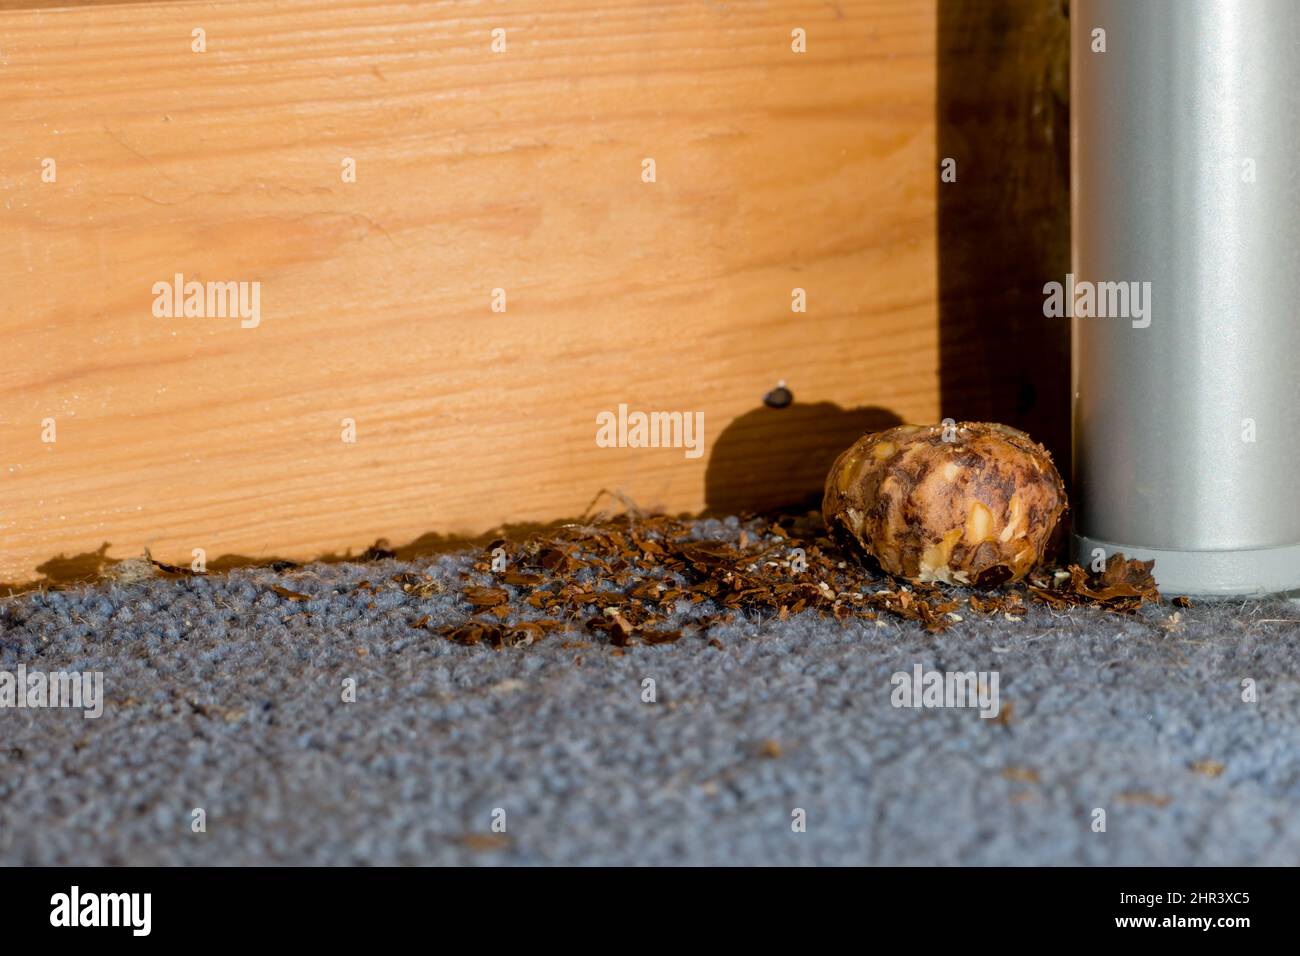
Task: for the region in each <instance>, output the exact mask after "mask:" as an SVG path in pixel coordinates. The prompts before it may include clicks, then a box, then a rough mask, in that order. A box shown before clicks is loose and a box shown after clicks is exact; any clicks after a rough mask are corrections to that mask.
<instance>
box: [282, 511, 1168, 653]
mask: <svg viewBox="0 0 1300 956" xmlns="http://www.w3.org/2000/svg"><path fill="white" fill-rule="evenodd" d="M377 547H378V546H377ZM1151 566H1152V565H1151V562H1141V561H1130V560H1126V559H1125V558H1124V557H1123V556H1122V555H1115V556H1113V557H1112V558H1111V559H1110V561H1109V562H1108V564H1107V565H1106V569H1105V571H1104V572H1101V573H1099V574H1089V573H1088V572H1086V571H1084V570H1083V569H1082V568H1080V567H1079V566H1077V565H1071V566H1070V567H1069V568H1067V569H1060V570H1057V569H1045V570H1039V571H1036V572H1034V573H1033V574H1031V575H1030V576H1029V578H1028V580H1027V581H1025V582H1023V583H1022V584H1020V585H1019V586H1010V587H1008V588H1007V589H1005V590H1003V591H989V592H982V593H978V594H970V593H969V592H968V591H966V590H964V589H959V588H955V587H951V586H947V585H942V584H937V583H925V584H907V583H903V582H898V581H894V580H892V579H889V578H886V577H882V576H880V575H879V574H877V573H873V572H872V571H870V570H867V569H865V568H863V567H861V566H860V565H859V564H858V563H857V562H855V561H850V560H846V555H845V554H844V552H843V551H841V550H840V548H839V547H838V546H837V545H836V544H835V543H834V542H832V541H831V539H830V538H829V537H828V536H827V533H826V531H825V529H824V527H823V526H822V523H821V518H820V515H818V514H817V513H816V512H810V513H809V514H807V515H803V516H791V517H781V518H776V519H762V518H754V519H751V520H748V521H746V523H745V526H744V528H743V529H742V530H740V531H739V533H738V534H737V535H736V538H735V540H732V541H728V540H709V539H702V538H701V537H700V528H699V525H698V524H696V523H694V522H692V521H690V520H688V519H683V518H674V517H671V516H667V515H657V516H645V515H642V514H640V513H630V514H625V515H620V516H618V517H615V518H609V519H599V520H592V521H583V522H581V523H573V524H567V525H563V526H561V527H559V528H556V529H552V530H548V531H545V532H540V533H537V534H534V535H533V536H531V537H529V538H528V539H526V540H522V541H505V540H498V541H493V542H492V543H491V544H490V545H489V546H488V547H487V548H485V549H484V550H483V551H482V552H481V553H480V554H479V555H478V557H477V558H476V559H475V561H474V563H473V565H472V566H471V567H470V568H468V569H466V570H465V571H464V572H462V578H463V581H464V584H463V588H462V590H461V592H460V594H461V597H463V599H464V602H465V603H466V604H467V605H468V606H469V608H470V613H471V616H470V617H469V619H468V620H464V621H460V622H457V623H454V624H446V625H441V626H430V620H431V618H430V616H429V615H428V614H425V615H423V616H421V617H419V618H418V619H412V622H411V626H412V627H414V628H417V629H428V630H430V631H432V632H433V633H436V634H439V635H440V636H442V637H445V638H447V639H448V640H451V641H454V642H456V643H458V644H465V645H468V646H474V645H478V644H485V645H487V646H489V647H493V648H497V649H500V648H504V647H521V646H528V645H530V644H533V643H536V642H538V641H540V640H543V639H545V638H546V637H547V636H548V635H550V634H552V633H553V632H556V631H561V632H564V631H571V630H574V629H585V630H588V631H595V632H597V633H599V634H602V635H604V636H605V638H606V639H607V640H608V643H609V644H610V645H611V646H613V647H614V648H616V649H622V648H627V647H632V646H637V645H643V646H644V645H650V646H653V645H658V644H674V643H677V642H679V641H681V640H683V639H687V638H703V639H704V640H706V641H707V642H708V643H709V644H710V645H711V646H713V647H715V648H718V649H721V648H722V647H723V644H722V642H721V641H719V640H718V639H717V638H716V637H714V636H713V635H711V634H710V630H711V629H712V628H713V627H714V626H715V625H718V624H723V623H731V622H733V621H735V620H736V619H737V617H741V618H742V619H744V618H749V619H755V620H762V619H765V618H775V619H778V620H786V619H787V618H789V617H790V616H791V615H795V614H799V613H803V612H812V613H815V614H817V615H819V616H821V617H823V618H833V619H834V620H837V621H840V622H842V623H843V622H848V621H850V620H860V621H875V622H876V623H877V625H878V626H882V627H883V626H885V620H886V619H888V618H894V619H899V620H904V621H915V622H917V623H918V624H920V625H921V626H922V627H923V628H925V630H927V631H929V632H931V633H940V632H943V631H945V630H947V629H948V628H950V627H952V626H954V625H956V624H961V623H962V622H963V614H962V613H958V611H959V609H964V608H967V607H969V609H970V610H971V611H973V612H974V613H975V614H976V615H978V616H990V615H998V616H1001V617H1004V618H1005V619H1007V620H1010V621H1013V622H1014V621H1019V620H1021V619H1022V618H1023V617H1024V616H1025V615H1026V614H1027V613H1028V611H1029V604H1030V603H1031V602H1035V601H1036V602H1039V603H1041V604H1046V605H1047V606H1049V607H1053V608H1068V607H1079V606H1089V607H1097V608H1102V609H1104V610H1107V611H1116V612H1121V613H1134V612H1136V611H1137V609H1138V608H1139V607H1140V606H1141V605H1142V604H1144V603H1146V602H1150V601H1159V600H1160V595H1159V592H1158V591H1157V590H1156V586H1155V582H1154V580H1153V579H1152V577H1151ZM275 590H276V593H278V594H281V596H282V597H288V598H290V599H291V600H305V599H307V596H306V595H301V596H293V595H294V592H285V591H284V590H283V589H280V588H276V589H275ZM353 590H354V592H355V593H365V594H370V595H376V594H379V593H381V592H383V591H385V590H400V591H402V592H403V593H405V594H408V595H410V596H412V597H415V598H420V599H426V598H430V597H432V596H433V595H436V594H441V593H443V592H444V591H445V590H447V588H446V586H445V585H443V584H441V583H440V582H438V581H435V580H434V579H433V578H432V577H430V576H429V575H427V574H414V573H412V572H410V571H404V572H402V573H399V574H395V575H393V576H392V577H391V578H389V579H387V580H383V581H379V582H378V583H374V582H371V581H362V582H360V583H359V584H357V585H356V587H355V588H354V589H353ZM706 602H714V603H716V605H719V606H720V607H721V610H720V611H716V612H715V611H711V612H706V613H701V612H703V611H704V609H703V608H701V612H697V613H696V614H694V615H684V613H683V612H686V611H689V610H690V609H691V608H692V607H698V606H700V605H703V604H705V603H706ZM683 616H688V617H689V620H688V621H687V622H685V623H683V621H682V619H683ZM573 646H585V645H577V644H575V645H573Z"/></svg>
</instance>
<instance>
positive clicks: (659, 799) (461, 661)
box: [0, 519, 1300, 865]
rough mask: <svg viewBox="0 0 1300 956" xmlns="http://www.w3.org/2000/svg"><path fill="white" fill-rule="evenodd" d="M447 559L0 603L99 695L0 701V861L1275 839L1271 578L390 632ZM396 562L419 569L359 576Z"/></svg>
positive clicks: (226, 860) (1, 624) (1174, 848)
mask: <svg viewBox="0 0 1300 956" xmlns="http://www.w3.org/2000/svg"><path fill="white" fill-rule="evenodd" d="M696 527H697V531H698V534H699V535H700V536H701V537H702V538H721V539H733V538H734V537H735V536H736V535H737V534H738V533H739V531H740V524H739V523H738V522H736V521H735V520H734V519H733V520H730V521H726V522H720V521H704V522H699V523H698V524H697V526H696ZM476 557H477V555H474V556H471V555H466V554H460V555H448V556H443V557H439V558H429V559H426V560H422V561H414V562H397V561H393V560H387V561H379V562H370V563H365V564H329V565H312V566H308V567H305V568H298V569H292V570H287V571H283V572H278V573H277V572H273V571H269V570H244V571H235V572H231V573H230V574H228V575H221V576H215V575H214V576H208V577H196V578H189V579H176V578H151V579H148V580H143V581H137V582H132V583H106V584H102V585H99V586H97V587H85V588H79V589H74V590H66V591H51V592H47V593H42V594H31V595H26V596H20V597H16V598H10V599H7V600H4V601H0V671H8V672H16V671H17V669H18V668H19V666H20V665H23V666H25V668H26V669H27V670H28V671H29V672H31V671H44V672H55V671H60V670H66V671H102V672H103V674H104V688H105V691H104V696H105V705H104V713H103V715H102V716H101V717H99V718H97V719H86V718H84V717H83V716H82V714H81V712H79V711H73V710H68V709H50V708H47V709H30V708H23V709H4V710H0V863H2V864H4V865H15V864H99V863H110V864H151V863H152V864H275V863H295V864H316V863H319V864H363V863H371V864H381V863H402V864H410V863H419V864H426V863H427V864H457V863H472V864H546V863H565V864H678V863H681V864H791V863H793V864H806V863H818V864H926V863H937V864H950V863H964V864H1068V863H1081V864H1102V863H1105V864H1292V863H1294V862H1295V861H1296V860H1297V859H1300V814H1297V813H1296V812H1295V807H1296V804H1297V801H1300V654H1298V653H1297V650H1298V649H1300V623H1297V619H1300V605H1297V604H1295V603H1292V602H1286V601H1265V602H1249V603H1240V602H1238V603H1233V604H1217V605H1214V604H1200V603H1198V604H1196V605H1195V606H1193V607H1191V608H1186V609H1175V608H1173V607H1171V606H1169V605H1168V604H1165V605H1161V606H1148V607H1145V608H1144V609H1143V610H1142V611H1141V612H1140V613H1139V614H1138V615H1136V616H1123V615H1118V614H1113V613H1108V612H1104V611H1100V610H1095V609H1090V608H1080V609H1074V610H1071V611H1069V612H1065V611H1051V610H1049V609H1048V608H1046V607H1044V606H1042V605H1033V606H1031V608H1030V610H1029V613H1028V614H1027V615H1026V616H1025V617H1024V618H1023V619H1020V620H1008V619H1006V618H1005V617H1004V616H1002V615H995V616H993V617H982V616H980V615H977V614H975V613H972V612H970V611H968V610H966V609H964V608H963V611H962V617H963V620H962V621H961V622H959V623H956V624H954V625H953V626H952V627H951V629H949V630H948V631H947V632H945V633H943V634H940V635H935V634H930V633H927V632H926V631H925V630H924V629H923V628H922V627H921V625H920V624H918V623H916V622H912V621H899V620H892V619H887V620H882V621H879V622H870V621H868V622H861V621H851V622H848V623H845V624H840V623H837V622H835V621H833V620H823V619H821V618H818V617H817V616H815V615H814V614H812V613H811V612H805V613H802V614H797V615H793V616H791V617H790V618H789V619H787V620H785V621H778V620H774V619H772V618H771V617H770V616H767V617H759V616H757V615H746V614H741V615H739V616H738V617H737V618H736V619H735V620H734V621H733V622H732V623H728V624H717V625H714V626H713V627H711V628H710V629H709V631H708V632H707V634H689V635H688V636H687V637H684V638H682V639H681V640H679V641H677V642H676V643H674V644H666V645H662V646H653V647H652V646H632V647H628V648H626V649H622V650H621V651H620V650H618V649H615V648H612V647H611V646H609V643H608V637H607V636H606V635H604V634H599V635H594V634H591V633H589V632H585V631H584V630H583V629H582V626H581V625H575V629H574V631H573V632H572V633H568V634H551V635H549V636H547V637H546V638H545V639H544V640H542V641H540V642H539V643H537V644H534V645H532V646H529V647H514V648H505V649H501V650H493V649H491V648H489V647H487V646H484V645H480V646H475V647H464V646H460V645H458V644H454V643H452V642H450V641H448V640H446V639H444V638H442V637H439V636H437V635H435V634H431V633H429V632H428V631H427V630H425V629H416V628H414V627H412V621H413V620H416V619H418V618H423V617H424V616H426V615H427V616H428V618H429V626H436V625H438V624H447V623H455V622H459V621H463V620H465V619H466V618H468V617H469V616H470V613H471V609H470V607H469V605H468V604H467V603H466V602H465V601H464V600H463V598H462V595H461V593H460V592H461V589H462V587H463V586H464V581H463V580H462V575H461V572H462V571H464V570H466V569H467V568H468V567H469V566H470V564H471V563H472V562H473V560H474V559H475V558H476ZM403 570H410V571H412V572H415V573H418V574H425V573H427V574H430V575H431V576H432V577H433V579H434V580H435V581H437V582H439V583H440V584H441V585H442V586H443V589H442V590H441V591H439V593H434V594H431V595H429V596H428V597H420V596H415V595H411V594H407V593H403V592H402V591H401V590H399V589H388V590H384V589H380V590H379V591H378V592H377V593H374V594H371V593H370V592H369V591H367V590H361V591H358V590H355V588H356V585H357V584H358V583H359V582H361V581H363V580H371V581H379V580H381V579H382V578H387V577H390V576H392V575H394V574H397V573H398V572H400V571H403ZM880 586H881V587H882V588H883V587H888V586H891V585H889V584H888V583H887V582H885V581H881V582H880ZM276 587H278V588H280V589H281V591H280V592H277V591H275V590H273V588H276ZM956 593H958V594H964V593H966V592H956ZM294 595H306V596H307V597H308V599H307V600H301V599H299V598H297V597H296V596H294ZM706 603H707V602H706ZM718 610H719V609H718V608H716V607H712V608H710V607H707V606H704V607H696V608H683V609H682V611H681V612H680V615H679V620H677V621H676V622H675V623H684V622H687V621H688V620H689V618H690V617H692V616H698V615H700V614H702V613H706V612H713V613H716V612H717V611H718ZM1175 613H1177V615H1178V616H1177V617H1176V618H1174V617H1173V615H1174V614H1175ZM1171 618H1172V619H1171ZM917 665H920V666H921V667H922V668H923V670H927V671H928V670H937V671H960V672H967V671H976V672H996V674H997V679H998V691H999V697H1000V710H999V715H998V716H997V717H996V718H994V719H985V718H982V717H981V716H980V715H979V713H978V712H977V711H976V710H974V709H970V708H960V707H945V708H905V707H895V706H893V703H892V702H891V698H893V697H894V694H895V683H894V682H892V681H891V677H892V675H894V674H895V673H897V672H904V673H908V674H912V673H913V672H914V669H915V667H916V666H917ZM349 679H350V680H353V681H355V688H356V691H355V697H356V699H355V702H351V703H349V702H344V700H343V696H344V694H345V681H348V680H349ZM647 679H651V680H653V681H654V693H655V698H656V699H655V701H654V702H646V701H645V700H643V697H644V696H646V695H647V687H648V686H649V685H647V684H646V683H645V682H646V680H647ZM1243 681H1253V687H1254V695H1255V700H1254V701H1253V702H1252V701H1249V700H1243V695H1244V694H1245V695H1246V696H1247V697H1249V696H1250V695H1249V694H1248V693H1246V692H1247V691H1248V690H1249V688H1250V684H1246V685H1243ZM986 686H987V683H986ZM196 808H201V809H202V810H203V811H204V816H205V822H206V829H205V831H204V832H194V820H195V817H194V814H193V811H194V810H195V809H196ZM1098 810H1102V811H1104V814H1105V817H1104V821H1105V830H1104V832H1098V830H1097V829H1096V828H1097V826H1098V821H1099V820H1100V819H1101V817H1100V815H1099V814H1098V813H1097V811H1098ZM797 811H802V813H799V812H797ZM494 820H496V821H498V827H499V826H500V824H501V823H502V822H503V823H504V831H505V832H504V833H502V832H499V831H498V832H494V830H493V823H494ZM800 820H804V821H806V824H805V826H804V827H803V828H802V829H803V832H796V830H797V829H799V828H798V826H797V824H798V823H799V821H800Z"/></svg>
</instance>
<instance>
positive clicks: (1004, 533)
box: [822, 422, 1068, 586]
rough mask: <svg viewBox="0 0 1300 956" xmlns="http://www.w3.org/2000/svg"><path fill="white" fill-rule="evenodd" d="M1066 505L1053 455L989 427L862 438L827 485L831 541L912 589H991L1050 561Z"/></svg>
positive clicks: (825, 511) (929, 428) (909, 429)
mask: <svg viewBox="0 0 1300 956" xmlns="http://www.w3.org/2000/svg"><path fill="white" fill-rule="evenodd" d="M1067 507H1068V502H1067V501H1066V496H1065V486H1064V485H1063V484H1062V483H1061V476H1060V475H1059V474H1057V472H1056V466H1055V465H1053V464H1052V456H1051V455H1050V454H1048V452H1047V449H1045V448H1043V446H1042V445H1039V444H1038V443H1037V442H1035V441H1034V440H1033V439H1031V438H1030V437H1029V436H1028V435H1026V434H1025V433H1024V432H1020V431H1017V430H1015V429H1014V428H1008V427H1007V426H1005V425H997V424H990V423H987V422H960V423H956V424H953V423H948V424H943V425H900V426H898V427H897V428H891V429H888V430H887V431H883V432H875V433H874V434H870V435H864V436H863V437H862V438H859V439H858V440H857V441H856V442H854V444H853V446H852V447H851V448H849V449H848V450H847V451H845V452H844V453H843V454H842V455H840V456H839V458H837V459H836V460H835V464H834V465H832V466H831V470H830V474H829V475H827V477H826V495H825V498H824V499H823V502H822V515H823V517H824V519H825V521H826V527H827V528H828V529H829V530H830V532H831V533H832V535H834V536H836V537H839V538H840V539H841V540H844V539H847V540H848V542H850V543H851V544H855V545H856V546H858V547H860V548H861V549H862V550H863V551H865V552H866V553H867V554H869V555H871V556H872V557H874V558H875V559H876V560H877V561H878V562H879V563H880V566H881V567H882V568H883V569H884V570H885V571H886V572H888V573H889V574H892V575H895V576H897V577H900V578H905V579H907V580H909V581H916V582H928V581H943V582H947V583H949V584H973V585H980V586H993V585H997V584H1002V583H1005V582H1007V581H1018V580H1020V579H1021V578H1023V577H1024V576H1025V575H1026V574H1028V573H1029V572H1030V571H1031V570H1032V569H1033V568H1034V566H1035V565H1037V564H1038V563H1039V562H1040V561H1042V560H1043V558H1044V557H1046V556H1047V555H1049V554H1050V553H1051V551H1052V550H1053V549H1054V548H1055V546H1056V543H1057V535H1056V532H1057V528H1058V525H1059V523H1060V519H1061V516H1062V515H1063V514H1064V513H1065V510H1066V508H1067Z"/></svg>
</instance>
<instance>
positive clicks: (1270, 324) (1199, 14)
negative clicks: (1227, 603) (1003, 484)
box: [1061, 0, 1300, 595]
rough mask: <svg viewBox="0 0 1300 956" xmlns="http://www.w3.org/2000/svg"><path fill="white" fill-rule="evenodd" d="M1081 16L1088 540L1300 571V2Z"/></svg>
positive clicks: (1227, 582) (1078, 401)
mask: <svg viewBox="0 0 1300 956" xmlns="http://www.w3.org/2000/svg"><path fill="white" fill-rule="evenodd" d="M1070 15H1071V20H1072V35H1073V39H1072V49H1071V72H1072V96H1071V98H1072V103H1071V127H1072V128H1071V156H1072V177H1073V188H1072V193H1073V200H1072V201H1073V245H1074V264H1073V277H1072V280H1063V281H1062V283H1061V284H1062V286H1063V297H1064V298H1066V300H1067V301H1066V303H1065V304H1066V306H1067V307H1068V311H1067V313H1066V314H1070V315H1073V316H1074V318H1073V320H1072V321H1073V349H1074V350H1073V365H1074V369H1073V386H1074V387H1073V396H1074V408H1073V417H1074V500H1075V517H1074V520H1075V532H1076V548H1077V551H1078V557H1080V558H1081V559H1084V560H1086V561H1091V560H1092V559H1093V556H1094V553H1095V549H1098V548H1100V549H1102V550H1103V551H1104V552H1105V553H1106V554H1107V555H1109V554H1112V553H1114V552H1116V551H1122V552H1124V554H1126V555H1128V556H1130V557H1139V558H1143V559H1146V558H1155V560H1156V567H1155V574H1156V579H1157V581H1158V583H1159V584H1160V586H1161V588H1162V590H1165V591H1167V592H1170V593H1176V594H1177V593H1182V594H1199V595H1216V594H1217V595H1230V594H1260V593H1267V592H1276V591H1287V590H1292V589H1298V588H1300V371H1298V367H1297V363H1300V313H1298V312H1297V309H1298V308H1300V2H1296V0H1073V2H1072V4H1071V11H1070ZM1071 295H1072V296H1073V298H1069V297H1070V296H1071Z"/></svg>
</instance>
